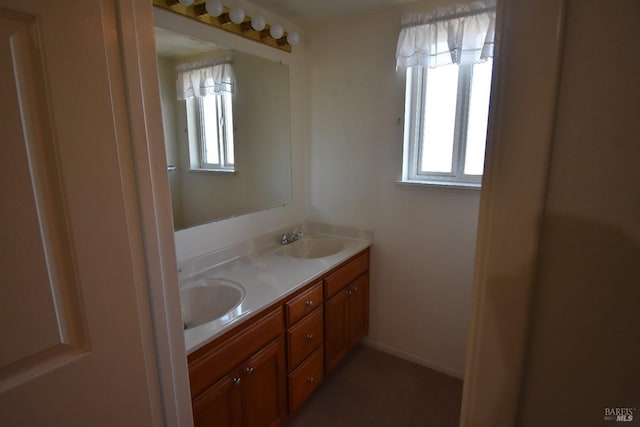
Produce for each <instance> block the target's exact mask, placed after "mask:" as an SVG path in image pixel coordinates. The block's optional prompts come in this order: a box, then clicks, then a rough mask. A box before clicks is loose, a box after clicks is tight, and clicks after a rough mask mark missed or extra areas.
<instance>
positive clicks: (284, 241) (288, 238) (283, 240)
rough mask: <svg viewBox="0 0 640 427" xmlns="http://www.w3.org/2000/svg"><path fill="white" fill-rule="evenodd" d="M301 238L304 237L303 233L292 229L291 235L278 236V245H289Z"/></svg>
mask: <svg viewBox="0 0 640 427" xmlns="http://www.w3.org/2000/svg"><path fill="white" fill-rule="evenodd" d="M302 237H304V233H303V232H302V231H300V230H298V229H297V228H294V229H293V230H292V231H291V233H289V234H287V233H284V234H283V235H282V236H280V244H281V245H288V244H289V243H293V242H295V241H296V240H299V239H301V238H302Z"/></svg>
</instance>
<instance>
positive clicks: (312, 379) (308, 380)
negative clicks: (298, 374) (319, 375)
mask: <svg viewBox="0 0 640 427" xmlns="http://www.w3.org/2000/svg"><path fill="white" fill-rule="evenodd" d="M315 380H316V379H315V378H313V377H307V382H308V383H309V384H313V382H314V381H315Z"/></svg>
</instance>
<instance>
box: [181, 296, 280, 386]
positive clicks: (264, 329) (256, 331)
mask: <svg viewBox="0 0 640 427" xmlns="http://www.w3.org/2000/svg"><path fill="white" fill-rule="evenodd" d="M283 332H284V314H283V311H282V307H278V308H277V309H276V310H274V311H272V312H270V313H268V314H266V315H265V316H263V317H262V319H260V320H258V321H257V322H256V323H254V324H253V325H251V326H249V327H247V328H245V329H244V330H242V331H241V332H239V333H238V334H237V335H235V336H233V337H231V338H230V339H228V340H226V341H224V342H222V343H219V344H218V343H216V344H215V345H214V346H212V347H211V348H210V349H208V350H205V349H206V348H207V347H205V349H202V350H199V351H198V355H197V356H196V357H194V358H193V359H191V357H192V356H191V355H190V357H189V382H190V385H191V397H192V398H195V397H196V396H197V395H199V394H200V393H202V392H203V391H204V390H205V389H206V388H207V387H209V386H210V385H211V384H213V383H215V382H216V381H217V380H218V379H220V378H222V376H223V375H225V374H226V373H227V372H229V371H231V370H232V369H234V368H236V367H237V366H238V365H239V364H240V363H242V362H243V361H244V360H246V359H247V358H249V357H250V356H251V355H252V354H253V353H255V352H256V351H258V350H259V349H260V348H262V347H264V346H265V345H266V344H268V343H269V342H270V341H273V340H274V339H276V338H277V337H278V336H279V335H281V334H282V333H283ZM203 350H204V351H203Z"/></svg>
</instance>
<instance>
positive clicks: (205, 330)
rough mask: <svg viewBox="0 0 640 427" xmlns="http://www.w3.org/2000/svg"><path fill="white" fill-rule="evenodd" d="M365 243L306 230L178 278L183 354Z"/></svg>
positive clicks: (331, 266)
mask: <svg viewBox="0 0 640 427" xmlns="http://www.w3.org/2000/svg"><path fill="white" fill-rule="evenodd" d="M369 245H370V242H369V241H368V240H359V239H352V238H346V237H340V236H332V235H322V234H307V235H305V236H304V237H302V238H300V239H299V240H297V241H295V242H293V243H289V244H287V245H280V244H277V243H276V244H273V245H270V246H267V247H266V248H264V249H262V250H259V251H257V252H255V253H250V254H247V255H245V256H240V257H237V258H235V259H232V260H230V261H227V262H224V263H221V264H219V265H216V266H213V267H211V268H205V269H203V271H200V272H198V273H196V274H193V275H192V276H191V277H189V278H186V279H183V280H182V283H181V287H180V302H181V307H182V317H183V326H184V329H185V344H186V350H187V353H191V352H193V351H195V350H197V349H198V348H200V347H202V346H203V345H205V344H206V343H207V342H209V341H211V340H213V339H214V338H216V337H218V336H220V335H221V334H222V333H224V332H225V331H227V330H229V329H231V328H232V327H234V326H236V325H237V324H239V323H241V322H242V321H243V320H244V319H246V318H249V317H251V315H252V313H257V312H259V311H260V310H261V309H263V308H265V307H268V306H269V305H270V304H271V303H273V302H274V301H277V300H278V299H281V298H283V297H285V296H287V295H289V294H291V293H292V292H295V291H296V289H298V288H299V287H301V286H303V285H305V284H307V283H309V282H311V281H313V280H314V279H316V278H317V277H320V276H321V275H322V274H323V273H325V272H327V271H329V270H330V269H331V268H333V267H335V266H337V265H338V264H340V263H341V262H343V261H345V260H347V259H348V258H350V257H351V256H353V255H355V254H357V253H358V252H360V251H362V250H364V249H366V248H367V247H368V246H369Z"/></svg>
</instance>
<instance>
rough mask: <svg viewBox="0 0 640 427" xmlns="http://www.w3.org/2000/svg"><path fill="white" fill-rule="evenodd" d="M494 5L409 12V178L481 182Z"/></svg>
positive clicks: (402, 55)
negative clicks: (427, 12) (418, 12)
mask: <svg viewBox="0 0 640 427" xmlns="http://www.w3.org/2000/svg"><path fill="white" fill-rule="evenodd" d="M494 20H495V9H494V8H493V7H492V6H486V5H484V4H482V3H474V4H472V5H468V4H464V5H457V6H456V5H454V6H451V7H449V8H444V9H438V10H436V11H435V12H434V13H433V14H428V15H427V14H410V15H407V16H405V17H403V26H402V28H403V29H402V32H401V34H400V38H399V41H398V51H397V61H398V62H397V63H398V68H404V69H406V93H405V96H406V98H405V138H404V155H403V170H402V180H403V181H404V182H418V183H430V184H443V185H445V184H446V185H452V184H455V185H462V186H479V185H480V182H481V180H482V173H483V169H484V152H485V143H486V135H487V120H488V115H489V98H490V92H491V74H492V66H493V59H492V57H493V27H494Z"/></svg>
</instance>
